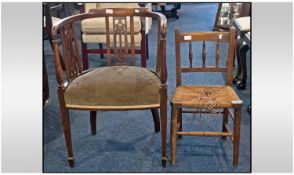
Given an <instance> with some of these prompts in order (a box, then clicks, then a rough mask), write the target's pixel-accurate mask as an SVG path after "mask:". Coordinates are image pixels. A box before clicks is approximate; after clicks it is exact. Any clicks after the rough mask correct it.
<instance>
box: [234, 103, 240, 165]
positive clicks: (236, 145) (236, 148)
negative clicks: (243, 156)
mask: <svg viewBox="0 0 294 175" xmlns="http://www.w3.org/2000/svg"><path fill="white" fill-rule="evenodd" d="M240 121H241V108H235V112H234V152H233V165H234V166H237V165H238V158H239V143H240Z"/></svg>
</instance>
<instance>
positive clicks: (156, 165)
mask: <svg viewBox="0 0 294 175" xmlns="http://www.w3.org/2000/svg"><path fill="white" fill-rule="evenodd" d="M217 7H218V6H217V4H216V3H182V8H181V10H180V18H179V19H178V20H176V19H168V33H167V64H168V81H167V85H168V94H169V99H168V100H170V97H171V96H172V93H173V92H174V89H175V84H176V81H175V51H174V50H175V47H174V30H175V28H179V29H180V30H181V32H192V31H212V28H213V25H214V20H215V14H216V11H217ZM153 22H154V25H153V29H152V31H151V33H150V36H149V51H150V53H149V55H150V59H149V60H148V67H150V68H155V58H156V57H155V54H156V53H155V52H154V50H155V49H156V48H155V46H156V44H155V42H156V40H155V38H156V35H155V33H154V32H155V31H156V29H155V27H156V26H157V25H156V24H157V21H153ZM77 27H79V26H77ZM214 47H215V46H214V45H213V44H212V43H208V45H207V58H208V60H209V58H210V57H211V58H212V59H211V63H212V61H214V54H215V52H214ZM187 48H188V47H187V46H184V45H183V53H182V59H183V60H182V61H183V64H186V65H187V64H188V56H185V55H188V49H187ZM193 48H194V54H195V57H194V58H195V59H197V61H195V62H196V63H200V60H201V57H200V54H201V48H200V45H199V44H195V45H194V46H193ZM44 49H45V61H46V65H47V71H48V76H49V86H50V98H49V103H48V104H47V106H46V107H45V108H44V116H43V130H44V132H43V139H44V147H43V152H44V153H43V159H44V161H43V163H44V165H43V167H44V172H250V171H251V119H250V117H251V116H250V115H249V113H248V112H247V111H246V107H247V105H248V104H249V103H250V75H249V78H248V79H249V80H248V81H247V88H246V90H242V91H241V90H237V93H238V94H239V96H240V98H241V99H242V100H243V101H244V106H243V109H242V120H241V124H242V125H241V141H240V156H239V165H238V166H237V167H233V165H232V153H233V152H232V142H231V141H230V140H229V139H227V140H226V141H222V140H221V139H220V138H219V137H188V136H186V137H183V139H182V140H179V141H178V142H177V164H176V166H172V165H171V163H170V162H169V163H168V164H167V167H166V168H162V167H161V144H160V143H161V141H160V140H161V139H160V133H155V132H154V128H153V120H152V115H151V112H150V111H126V112H99V111H98V112H97V134H96V135H95V136H91V135H90V123H89V112H83V111H70V117H71V129H72V142H73V149H74V155H75V167H74V168H70V167H69V166H68V164H67V152H66V146H65V139H64V135H63V129H62V125H61V119H60V114H59V107H58V100H57V93H56V89H57V82H56V74H55V61H54V56H53V52H52V50H51V47H50V44H49V42H48V41H45V43H44ZM220 49H221V50H220V53H221V57H220V60H222V58H224V57H225V56H226V54H224V52H225V50H226V49H227V45H224V44H221V46H220ZM248 57H249V55H248ZM184 58H187V59H186V60H185V59H184ZM137 59H138V60H140V56H139V55H138V56H137ZM89 60H90V67H97V66H103V65H105V63H106V62H105V61H106V60H101V59H100V56H99V55H90V56H89ZM247 60H250V59H247ZM137 63H138V62H137ZM208 63H209V62H208ZM220 63H221V64H225V62H224V61H221V62H220ZM138 64H140V63H138ZM249 68H250V62H249V63H248V69H249ZM235 69H236V68H235ZM235 71H236V70H235ZM249 72H250V71H249ZM183 82H184V83H185V84H222V83H224V75H222V74H215V73H211V74H203V73H194V74H188V75H185V76H183ZM168 104H169V103H168ZM221 122H222V117H221V116H217V117H206V118H204V117H200V118H199V117H196V118H194V117H193V116H192V114H184V116H183V128H184V130H200V129H205V130H214V131H220V129H221ZM167 124H168V127H167V155H168V159H170V142H169V139H170V137H169V134H170V127H169V126H170V107H168V121H167ZM231 124H232V122H231V121H230V125H231Z"/></svg>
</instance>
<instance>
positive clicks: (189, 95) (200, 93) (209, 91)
mask: <svg viewBox="0 0 294 175" xmlns="http://www.w3.org/2000/svg"><path fill="white" fill-rule="evenodd" d="M171 102H172V104H173V105H175V106H179V107H187V108H230V107H232V106H233V105H232V102H233V103H234V102H236V103H238V102H240V98H239V96H238V95H237V94H236V92H235V91H234V89H233V88H232V87H231V86H179V87H177V88H176V90H175V93H174V95H173V97H172V100H171Z"/></svg>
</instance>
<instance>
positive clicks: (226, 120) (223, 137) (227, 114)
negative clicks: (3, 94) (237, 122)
mask: <svg viewBox="0 0 294 175" xmlns="http://www.w3.org/2000/svg"><path fill="white" fill-rule="evenodd" d="M228 117H229V113H228V109H227V108H225V109H224V116H223V127H222V132H227V128H226V125H227V124H228ZM222 139H223V140H225V139H226V136H222Z"/></svg>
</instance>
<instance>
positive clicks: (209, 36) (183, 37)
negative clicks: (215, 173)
mask: <svg viewBox="0 0 294 175" xmlns="http://www.w3.org/2000/svg"><path fill="white" fill-rule="evenodd" d="M206 41H212V42H216V43H217V44H216V66H215V67H214V66H207V65H206V46H205V42H206ZM184 42H188V43H189V61H190V66H189V67H187V68H182V67H181V43H184ZM192 42H203V48H202V63H203V64H202V66H199V67H192V61H193V53H192ZM219 42H228V43H229V48H228V53H229V54H228V60H227V66H226V67H221V66H219V65H218V62H219ZM234 44H235V29H234V28H230V30H229V32H197V33H196V32H194V33H180V31H179V30H178V29H176V30H175V46H176V86H177V87H179V86H181V85H182V78H181V74H182V73H186V72H226V73H227V75H226V85H228V86H232V68H233V57H234ZM241 107H242V101H241V100H239V101H232V104H231V106H230V108H228V107H221V106H219V107H217V108H218V109H223V112H219V113H221V114H223V123H222V132H203V131H201V132H185V131H182V113H209V112H207V111H197V110H196V111H194V110H193V111H191V110H188V111H183V110H182V108H196V107H191V106H190V107H188V106H185V105H181V104H174V103H173V102H172V101H171V108H172V111H171V113H172V114H171V115H172V117H171V137H170V139H171V140H170V142H171V160H172V164H173V165H175V164H176V141H177V138H178V139H181V138H182V135H189V136H221V137H222V139H225V138H226V137H230V138H231V139H232V142H233V144H234V146H233V147H234V151H233V165H234V166H236V165H237V164H238V155H239V142H240V120H241V119H240V118H241ZM233 109H234V110H233ZM228 116H231V117H232V119H233V120H234V131H230V129H229V127H228Z"/></svg>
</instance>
